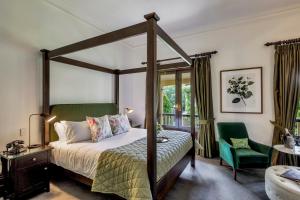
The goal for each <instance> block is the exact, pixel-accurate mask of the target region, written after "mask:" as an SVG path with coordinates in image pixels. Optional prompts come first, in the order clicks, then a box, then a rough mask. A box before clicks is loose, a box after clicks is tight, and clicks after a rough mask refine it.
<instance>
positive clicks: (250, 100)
mask: <svg viewBox="0 0 300 200" xmlns="http://www.w3.org/2000/svg"><path fill="white" fill-rule="evenodd" d="M262 91H263V85H262V67H253V68H243V69H232V70H222V71H220V98H221V112H222V113H248V114H251V113H252V114H262V113H263V105H262V102H263V97H262Z"/></svg>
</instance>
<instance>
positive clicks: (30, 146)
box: [27, 144, 42, 149]
mask: <svg viewBox="0 0 300 200" xmlns="http://www.w3.org/2000/svg"><path fill="white" fill-rule="evenodd" d="M41 146H42V145H41V144H32V145H29V146H28V147H27V148H28V149H35V148H38V147H41Z"/></svg>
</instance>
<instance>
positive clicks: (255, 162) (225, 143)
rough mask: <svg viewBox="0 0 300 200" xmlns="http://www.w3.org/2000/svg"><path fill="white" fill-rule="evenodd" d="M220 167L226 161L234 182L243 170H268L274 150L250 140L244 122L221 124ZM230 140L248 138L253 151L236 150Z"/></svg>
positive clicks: (219, 126) (219, 125)
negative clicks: (239, 170) (237, 174)
mask: <svg viewBox="0 0 300 200" xmlns="http://www.w3.org/2000/svg"><path fill="white" fill-rule="evenodd" d="M217 126H218V130H219V150H220V165H222V161H223V160H224V161H226V163H228V164H229V165H230V166H231V167H232V169H233V176H234V180H236V170H237V169H241V168H267V167H268V166H270V163H271V156H272V148H271V147H268V146H266V145H263V144H259V143H257V142H254V141H253V140H251V139H249V136H248V132H247V129H246V126H245V124H244V123H242V122H219V123H218V124H217ZM230 138H248V141H249V142H248V143H249V146H250V147H251V149H234V148H233V147H232V145H231V144H232V143H231V140H230Z"/></svg>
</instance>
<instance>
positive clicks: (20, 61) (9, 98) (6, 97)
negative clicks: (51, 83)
mask: <svg viewBox="0 0 300 200" xmlns="http://www.w3.org/2000/svg"><path fill="white" fill-rule="evenodd" d="M0 60H1V61H0V110H1V112H0V150H3V149H4V145H5V144H6V143H8V142H9V141H11V140H14V139H23V140H25V141H26V142H27V141H28V140H27V136H28V135H27V134H28V133H27V130H28V116H29V114H30V113H38V112H39V110H40V106H39V105H40V102H41V96H40V95H39V94H40V92H41V87H40V86H41V75H42V73H41V70H40V69H41V68H40V59H39V53H38V51H37V49H34V48H31V47H30V46H28V45H27V44H24V43H22V42H20V41H18V40H16V39H15V38H11V36H9V35H5V34H4V33H3V32H1V31H0ZM32 126H33V130H32V131H33V132H37V127H38V126H37V120H35V119H33V121H32ZM20 128H26V130H25V132H26V133H24V135H23V137H20V136H19V129H20ZM32 140H33V142H34V141H38V136H37V134H34V135H33V138H32Z"/></svg>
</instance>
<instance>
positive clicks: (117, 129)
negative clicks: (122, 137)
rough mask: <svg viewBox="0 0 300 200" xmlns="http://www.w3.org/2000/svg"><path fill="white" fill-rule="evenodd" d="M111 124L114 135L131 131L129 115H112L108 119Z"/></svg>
mask: <svg viewBox="0 0 300 200" xmlns="http://www.w3.org/2000/svg"><path fill="white" fill-rule="evenodd" d="M108 120H109V124H110V127H111V130H112V133H113V134H114V135H118V134H121V133H126V132H128V131H129V129H130V123H129V120H128V117H127V115H124V114H119V115H111V116H109V117H108Z"/></svg>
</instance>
